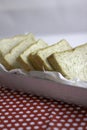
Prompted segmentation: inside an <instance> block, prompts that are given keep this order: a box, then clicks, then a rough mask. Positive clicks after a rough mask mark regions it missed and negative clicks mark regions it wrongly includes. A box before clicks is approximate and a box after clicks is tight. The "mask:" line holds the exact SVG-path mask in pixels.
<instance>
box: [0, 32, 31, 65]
mask: <svg viewBox="0 0 87 130" xmlns="http://www.w3.org/2000/svg"><path fill="white" fill-rule="evenodd" d="M30 35H32V34H26V35H16V36H14V37H10V38H4V39H0V63H2V64H3V65H4V66H5V64H6V62H5V60H4V58H3V56H4V55H6V54H7V53H9V51H10V50H11V49H12V48H13V47H14V46H16V45H17V44H18V43H19V42H21V41H23V40H25V39H26V38H28V37H30Z"/></svg>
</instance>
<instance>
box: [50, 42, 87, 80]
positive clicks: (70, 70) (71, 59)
mask: <svg viewBox="0 0 87 130" xmlns="http://www.w3.org/2000/svg"><path fill="white" fill-rule="evenodd" d="M48 61H49V63H50V64H51V65H52V66H53V67H54V69H55V70H56V71H59V72H60V73H61V74H62V75H63V76H65V77H66V78H68V79H75V78H77V79H80V80H85V81H87V43H86V44H83V45H80V46H78V47H76V48H74V49H72V50H69V51H65V52H60V53H54V54H52V55H51V56H50V57H49V58H48Z"/></svg>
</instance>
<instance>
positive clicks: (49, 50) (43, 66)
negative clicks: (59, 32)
mask: <svg viewBox="0 0 87 130" xmlns="http://www.w3.org/2000/svg"><path fill="white" fill-rule="evenodd" d="M71 48H72V47H71V46H70V45H69V43H68V42H67V41H66V40H61V41H59V42H58V43H56V44H53V45H51V46H49V47H46V48H45V49H42V50H40V51H37V53H35V54H31V60H32V64H33V65H35V66H36V69H37V70H47V71H52V70H53V68H52V66H51V65H50V64H49V62H48V61H47V58H48V57H49V56H50V55H51V54H53V53H54V52H60V51H64V50H69V49H71Z"/></svg>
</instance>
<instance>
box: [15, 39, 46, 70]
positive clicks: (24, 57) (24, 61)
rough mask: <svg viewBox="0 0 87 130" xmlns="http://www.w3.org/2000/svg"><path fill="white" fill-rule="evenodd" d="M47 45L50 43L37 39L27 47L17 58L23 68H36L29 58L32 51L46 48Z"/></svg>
mask: <svg viewBox="0 0 87 130" xmlns="http://www.w3.org/2000/svg"><path fill="white" fill-rule="evenodd" d="M47 46H48V44H47V43H45V42H44V41H43V40H41V39H40V40H38V41H36V42H35V43H34V44H32V45H31V46H29V48H27V49H26V50H25V51H24V52H23V53H22V54H21V55H20V56H19V57H18V59H17V60H18V62H19V63H20V66H22V68H23V69H25V70H26V71H29V70H34V67H33V66H32V64H31V62H30V60H29V55H30V53H32V52H35V51H38V50H40V49H42V48H45V47H47Z"/></svg>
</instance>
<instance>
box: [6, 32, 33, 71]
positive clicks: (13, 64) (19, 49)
mask: <svg viewBox="0 0 87 130" xmlns="http://www.w3.org/2000/svg"><path fill="white" fill-rule="evenodd" d="M34 42H35V38H34V36H33V35H32V34H30V35H29V36H28V38H27V39H25V40H23V41H22V42H20V43H19V44H18V45H17V46H15V47H13V48H12V49H11V50H10V52H9V53H7V54H6V55H5V56H4V60H5V61H6V64H5V66H6V67H8V69H14V68H20V65H19V64H18V62H17V58H18V56H19V55H20V54H21V53H23V51H24V50H26V49H27V48H28V47H29V46H30V45H31V44H33V43H34Z"/></svg>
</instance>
